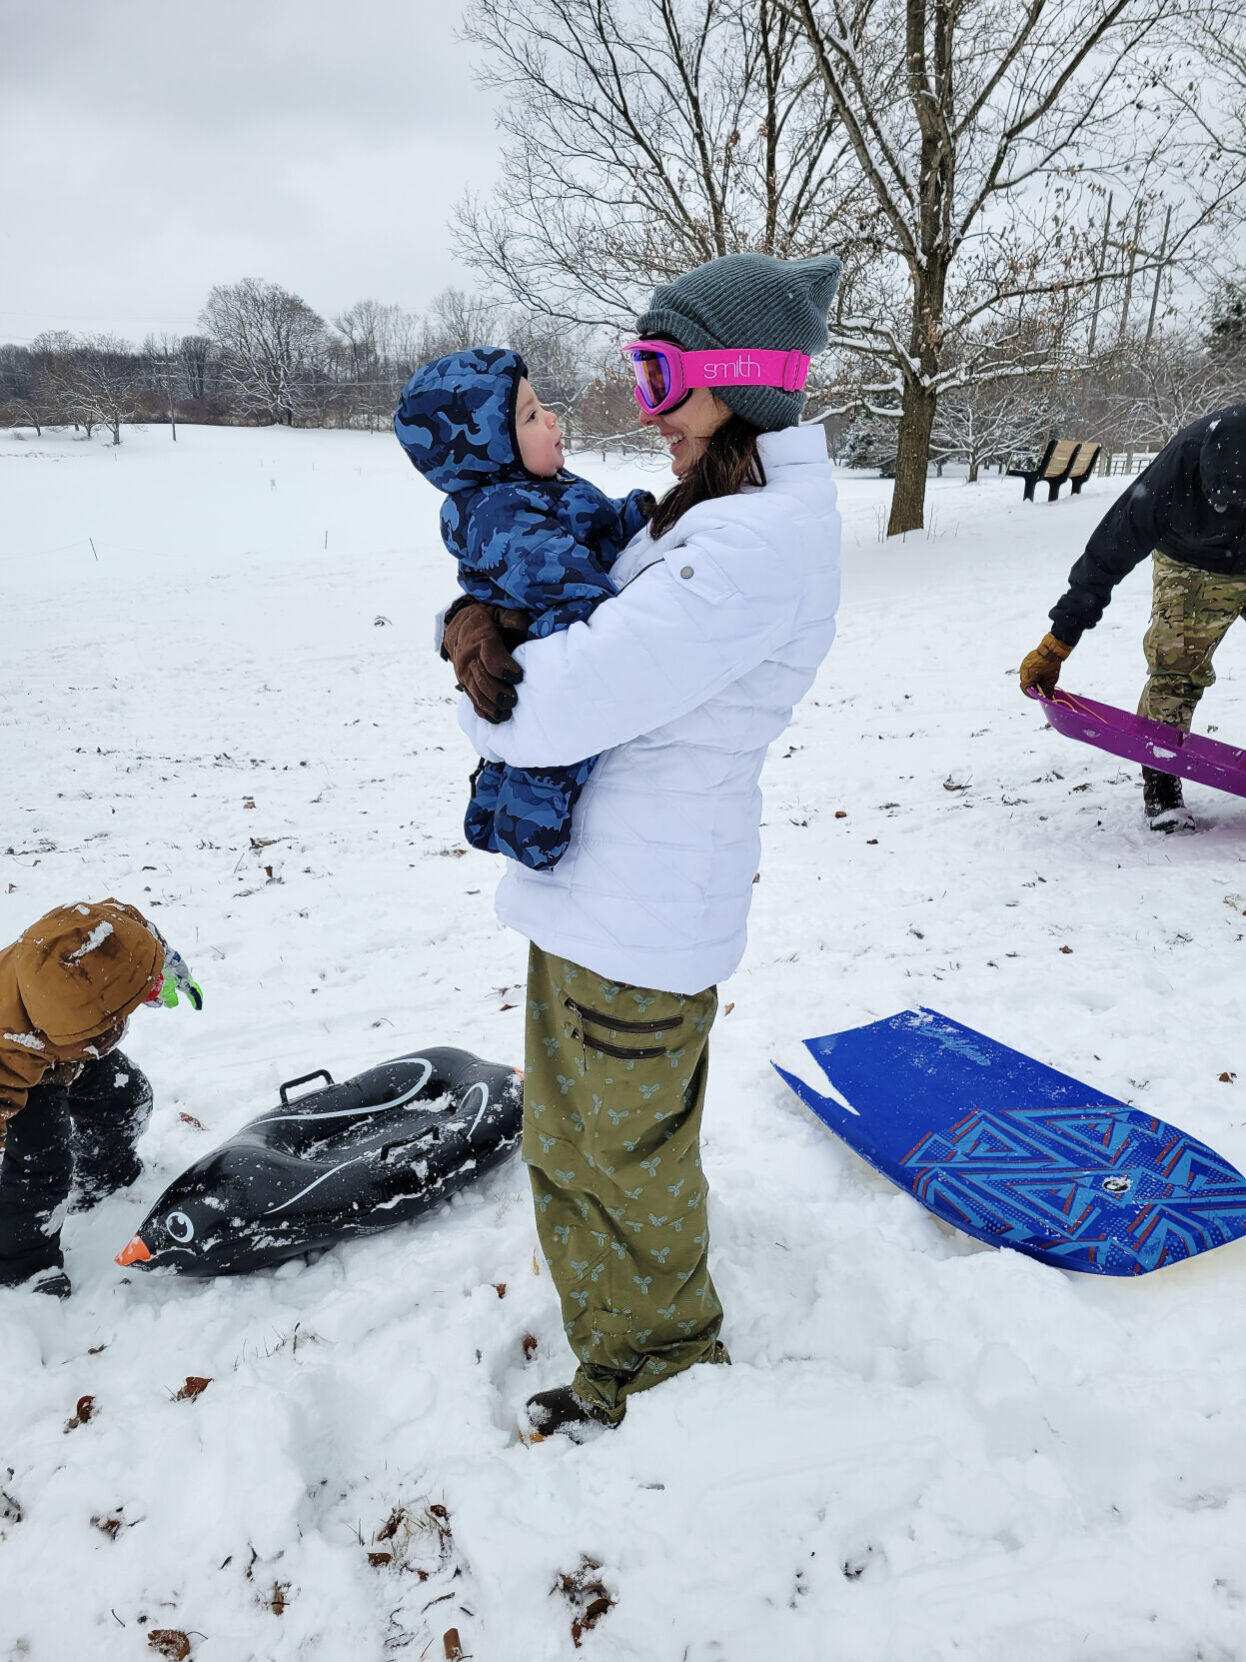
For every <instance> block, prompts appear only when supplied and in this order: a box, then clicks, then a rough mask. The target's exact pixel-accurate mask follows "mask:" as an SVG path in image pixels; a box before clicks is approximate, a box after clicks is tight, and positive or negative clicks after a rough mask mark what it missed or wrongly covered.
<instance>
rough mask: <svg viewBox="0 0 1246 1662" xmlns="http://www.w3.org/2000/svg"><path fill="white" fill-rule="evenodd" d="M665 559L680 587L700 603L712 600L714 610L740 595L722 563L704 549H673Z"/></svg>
mask: <svg viewBox="0 0 1246 1662" xmlns="http://www.w3.org/2000/svg"><path fill="white" fill-rule="evenodd" d="M662 557H663V559H664V560H665V561H666V565H667V569H668V570H669V571H670V574H671V576H672V577H673V578H674V579H675V581H676V582H677V583H678V584H679V586H680V587H681V588H684V589H688V590H689V591H690V592H691V593H692V594H694V595H696V597H697V599H698V600H708V601H709V603H710V605H711V606H718V605H721V603H722V602H723V601H724V600H730V599H731V598H732V596H733V595H737V594H739V592H740V590H739V588H738V587H737V585H736V584H735V583H734V582H733V581H732V579H731V578H730V577H729V576H728V575H727V573H726V572H725V571H724V570H723V568H722V566H721V565H719V563H718V561H717V560H715V559H714V558H713V556H712V555H709V554H707V553H706V552H705V550H704V549H702V548H695V547H686V548H672V549H670V550H669V552H668V553H666V554H664V555H663V556H662Z"/></svg>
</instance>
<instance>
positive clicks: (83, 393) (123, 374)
mask: <svg viewBox="0 0 1246 1662" xmlns="http://www.w3.org/2000/svg"><path fill="white" fill-rule="evenodd" d="M65 384H66V387H67V389H68V391H69V394H70V397H71V399H72V400H73V401H74V406H75V407H76V408H77V409H78V410H79V411H80V412H81V415H80V419H81V420H82V421H83V424H84V425H86V426H87V432H88V434H89V433H90V425H88V423H91V422H93V421H98V422H100V423H102V425H104V426H105V427H107V428H108V431H109V432H110V433H111V434H112V442H113V443H114V444H120V443H121V427H122V424H123V423H124V422H128V421H134V420H135V419H136V417H137V415H138V398H139V392H140V380H139V361H138V357H137V355H136V353H135V351H134V348H133V347H132V346H131V345H130V343H129V341H124V340H118V338H117V337H116V335H82V336H80V337H79V338H78V339H77V340H76V341H75V342H74V346H73V349H72V351H71V352H70V354H69V360H68V363H67V365H66V368H65Z"/></svg>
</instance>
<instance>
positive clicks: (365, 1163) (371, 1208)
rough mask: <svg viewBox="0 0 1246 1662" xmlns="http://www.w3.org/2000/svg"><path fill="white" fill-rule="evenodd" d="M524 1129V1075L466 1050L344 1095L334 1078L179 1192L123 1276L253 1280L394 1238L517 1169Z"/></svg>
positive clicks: (285, 1094) (246, 1133)
mask: <svg viewBox="0 0 1246 1662" xmlns="http://www.w3.org/2000/svg"><path fill="white" fill-rule="evenodd" d="M314 1079H324V1081H325V1085H324V1087H323V1088H322V1089H320V1090H316V1091H311V1092H309V1093H307V1094H306V1095H304V1096H301V1097H292V1096H291V1095H290V1093H291V1092H292V1091H293V1090H295V1088H296V1087H297V1086H299V1085H306V1084H309V1083H310V1082H311V1081H312V1080H314ZM522 1117H523V1076H522V1074H521V1073H519V1071H518V1070H517V1069H515V1068H509V1067H504V1066H502V1065H500V1064H498V1063H494V1062H483V1061H481V1059H480V1058H479V1057H478V1056H472V1055H471V1054H470V1053H469V1052H468V1051H465V1050H452V1049H449V1048H445V1047H439V1048H437V1049H433V1050H421V1051H412V1052H410V1053H409V1054H408V1055H406V1056H399V1057H396V1058H395V1059H394V1060H393V1061H391V1062H383V1063H381V1065H380V1066H379V1067H375V1068H369V1069H368V1070H367V1071H366V1072H365V1073H360V1074H356V1076H355V1077H354V1078H353V1079H347V1080H345V1081H344V1082H343V1083H342V1084H340V1085H335V1084H334V1082H333V1080H332V1078H331V1077H330V1075H329V1074H328V1073H327V1072H325V1070H324V1069H323V1068H321V1069H319V1070H317V1072H316V1073H310V1074H306V1075H304V1076H303V1077H302V1078H300V1079H292V1080H290V1081H289V1082H288V1083H287V1084H285V1085H283V1086H282V1087H281V1103H280V1105H279V1106H278V1107H276V1108H272V1109H270V1110H269V1111H268V1113H266V1114H261V1115H260V1116H259V1118H258V1119H254V1120H251V1121H250V1123H249V1124H247V1125H244V1126H243V1127H242V1129H241V1130H240V1131H237V1132H235V1134H234V1135H233V1136H232V1137H231V1138H230V1139H229V1141H228V1142H227V1143H224V1144H222V1145H221V1147H220V1148H218V1149H216V1150H215V1151H214V1152H213V1153H211V1154H209V1155H206V1156H205V1157H204V1158H203V1159H202V1160H198V1161H196V1163H195V1164H194V1165H193V1166H191V1167H190V1168H189V1170H187V1171H184V1172H183V1173H182V1175H181V1176H180V1177H179V1178H177V1179H176V1181H175V1182H173V1183H171V1184H170V1185H169V1187H168V1188H167V1189H166V1190H165V1191H164V1193H163V1194H162V1195H161V1197H160V1199H159V1200H158V1201H157V1202H156V1204H155V1205H154V1206H153V1207H152V1209H151V1211H150V1212H149V1213H148V1215H147V1217H146V1219H145V1221H144V1222H143V1223H142V1225H141V1226H140V1227H139V1230H138V1233H137V1234H136V1235H134V1237H133V1238H132V1239H131V1240H130V1242H129V1243H128V1244H127V1245H126V1246H125V1247H124V1248H123V1249H122V1250H121V1251H120V1252H119V1253H118V1254H117V1262H118V1263H119V1264H124V1265H126V1266H128V1267H129V1268H133V1269H144V1270H148V1269H170V1270H177V1271H179V1272H180V1273H181V1274H183V1275H204V1276H210V1275H240V1274H244V1273H245V1272H246V1271H248V1270H255V1269H263V1268H266V1267H268V1266H270V1265H273V1264H280V1263H282V1262H284V1261H285V1260H286V1259H287V1258H295V1257H298V1256H299V1255H300V1254H301V1253H305V1252H313V1251H316V1250H318V1249H320V1248H323V1247H330V1246H335V1245H336V1244H337V1243H338V1242H339V1241H347V1240H350V1239H352V1238H353V1237H354V1236H356V1235H374V1234H377V1233H379V1232H380V1231H381V1230H383V1229H392V1228H393V1227H394V1225H395V1224H399V1223H405V1222H406V1221H407V1219H408V1218H414V1217H418V1216H419V1214H420V1213H421V1212H426V1211H428V1210H429V1208H430V1207H432V1206H435V1205H437V1203H438V1202H439V1201H442V1200H445V1199H446V1198H447V1196H449V1195H452V1194H454V1193H455V1192H456V1191H457V1190H459V1189H462V1188H464V1187H465V1186H466V1185H467V1184H468V1183H471V1182H473V1181H474V1180H475V1179H476V1178H477V1177H479V1176H480V1175H481V1174H482V1173H483V1172H486V1171H488V1170H489V1169H490V1167H492V1166H495V1165H497V1164H498V1163H499V1162H500V1161H501V1160H504V1159H505V1158H506V1156H507V1155H508V1154H509V1153H510V1152H511V1150H512V1149H514V1148H515V1146H516V1145H517V1143H518V1141H519V1134H520V1126H521V1121H522Z"/></svg>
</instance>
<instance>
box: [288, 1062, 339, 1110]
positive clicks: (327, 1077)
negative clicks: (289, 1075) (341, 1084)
mask: <svg viewBox="0 0 1246 1662" xmlns="http://www.w3.org/2000/svg"><path fill="white" fill-rule="evenodd" d="M313 1079H323V1080H324V1082H325V1084H326V1085H332V1083H333V1075H332V1074H331V1073H330V1072H329V1070H328V1068H317V1069H316V1071H315V1073H303V1074H300V1075H299V1077H298V1078H297V1079H287V1080H286V1082H285V1084H284V1085H283V1086H282V1087H281V1105H282V1107H283V1108H288V1107H289V1105H290V1098H289V1097H288V1096H287V1095H286V1092H287V1091H292V1090H293V1089H294V1088H295V1086H296V1085H309V1084H310V1083H311V1082H312V1080H313Z"/></svg>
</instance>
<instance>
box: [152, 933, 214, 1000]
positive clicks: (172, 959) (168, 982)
mask: <svg viewBox="0 0 1246 1662" xmlns="http://www.w3.org/2000/svg"><path fill="white" fill-rule="evenodd" d="M179 991H181V992H183V993H185V994H186V997H187V999H188V1000H189V1001H190V1003H191V1004H192V1005H193V1006H194V1008H195V1009H196V1010H202V1009H203V989H202V987H200V985H199V983H198V982H197V981H196V980H195V978H194V976H193V975H192V974H191V973H190V965H189V964H188V963H187V962H186V960H185V958H183V957H182V955H181V953H180V952H177V951H175V950H174V948H173V947H169V948H167V950H166V951H165V955H164V980H163V981H162V982H161V984H160V989H159V991H158V992H157V993H156V994H155V995H154V997H153V998H152V999H151V1000H150V1001H149V1002H150V1003H152V1004H163V1005H164V1007H165V1008H166V1009H167V1010H172V1009H173V1007H174V1005H176V1003H177V1002H178V996H177V995H178V992H179Z"/></svg>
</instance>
